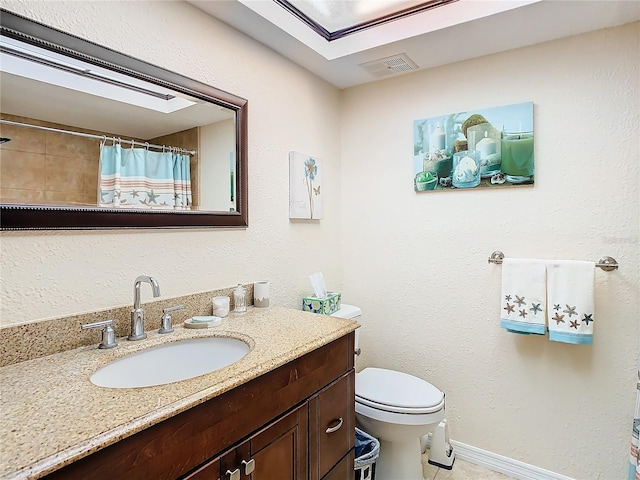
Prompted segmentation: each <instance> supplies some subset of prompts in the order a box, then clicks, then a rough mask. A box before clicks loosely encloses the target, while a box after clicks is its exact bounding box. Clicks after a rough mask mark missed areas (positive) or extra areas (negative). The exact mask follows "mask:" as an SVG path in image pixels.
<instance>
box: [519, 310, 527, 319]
mask: <svg viewBox="0 0 640 480" xmlns="http://www.w3.org/2000/svg"><path fill="white" fill-rule="evenodd" d="M520 316H521V317H522V318H525V317H526V316H527V311H526V310H520Z"/></svg>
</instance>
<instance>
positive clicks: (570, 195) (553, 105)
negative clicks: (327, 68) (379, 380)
mask: <svg viewBox="0 0 640 480" xmlns="http://www.w3.org/2000/svg"><path fill="white" fill-rule="evenodd" d="M639 35H640V25H639V24H638V23H635V24H632V25H627V26H623V27H620V28H615V29H609V30H603V31H598V32H595V33H591V34H587V35H582V36H577V37H573V38H568V39H564V40H560V41H554V42H551V43H546V44H542V45H539V46H534V47H530V48H524V49H519V50H515V51H509V52H505V53H501V54H497V55H491V56H487V57H482V58H478V59H475V60H472V61H466V62H463V63H458V64H453V65H449V66H444V67H441V68H436V69H431V70H428V71H425V72H416V73H415V74H412V75H406V76H399V77H396V78H393V79H389V80H386V81H382V82H376V83H374V84H370V85H366V86H361V87H357V88H353V89H349V90H346V91H345V93H344V99H343V105H342V108H343V118H342V122H343V128H342V159H343V160H342V162H343V166H342V178H343V184H342V199H343V200H342V201H343V204H344V205H345V208H344V210H343V229H342V239H343V250H342V251H343V258H344V284H345V288H344V289H343V290H344V292H343V293H344V295H343V298H345V300H347V301H348V302H351V303H355V304H359V305H360V306H361V307H362V308H363V310H364V318H363V324H364V325H365V327H366V328H365V329H363V331H362V333H361V342H360V343H361V347H362V349H363V355H362V357H361V358H362V364H361V365H360V366H364V365H377V366H382V367H388V368H395V369H399V370H403V371H406V372H409V373H412V374H415V375H417V376H419V377H422V378H425V379H427V380H429V381H431V382H432V383H434V384H435V385H437V386H438V387H440V388H441V389H442V390H443V391H445V392H446V394H447V408H448V417H449V419H450V433H451V436H452V437H453V438H455V439H456V440H458V441H461V442H463V443H467V444H470V445H473V446H476V447H479V448H482V449H486V450H489V451H492V452H496V453H499V454H502V455H505V456H507V457H511V458H515V459H519V460H521V461H524V462H527V463H530V464H533V465H536V466H539V467H542V468H546V469H549V470H551V471H554V472H558V473H562V474H565V475H568V476H572V477H575V478H577V479H585V480H586V479H589V480H591V479H601V480H617V479H621V478H626V472H627V464H628V446H629V441H630V433H631V432H630V429H631V420H632V415H633V406H634V399H635V383H636V376H635V366H636V361H637V350H638V311H639V306H640V305H639V302H638V294H639V291H640V287H639V277H640V275H639V273H640V262H639V260H640V258H639V255H640V252H639V248H638V247H639V240H638V233H639V224H638V220H639V216H640V209H639V177H640V174H639V170H638V154H639V153H640V143H639V139H640V127H639V126H640V113H639V112H640V85H639V82H640V59H639V57H638V51H639V47H640V41H639ZM461 48H462V46H461ZM526 101H533V102H534V125H535V127H534V128H535V136H536V137H535V138H536V141H535V162H536V166H535V167H536V183H535V186H534V187H533V188H525V187H522V188H514V189H495V190H489V191H487V190H469V191H456V192H431V193H421V194H416V193H414V191H413V185H412V178H413V163H412V161H411V158H412V155H413V137H412V126H413V120H415V119H419V118H427V117H431V116H435V115H441V114H447V113H451V112H458V111H468V110H473V109H474V108H482V107H491V106H498V105H506V104H511V103H518V102H526ZM494 250H502V251H503V252H504V253H505V254H506V255H508V256H513V257H536V258H558V259H578V260H598V259H599V258H600V257H601V256H603V255H611V256H613V257H615V258H616V259H617V260H618V261H619V262H620V264H621V267H620V270H619V271H617V272H613V273H606V272H604V271H602V270H600V269H598V270H597V271H596V289H597V298H596V315H595V318H597V319H599V321H598V322H597V323H596V324H595V340H594V345H593V346H572V345H567V344H561V343H554V342H549V341H548V340H546V339H545V338H540V337H524V336H519V335H512V334H508V333H506V332H505V331H503V330H501V329H500V328H499V316H500V300H499V294H500V276H501V267H500V266H497V265H488V264H487V258H488V256H489V255H490V254H491V252H492V251H494Z"/></svg>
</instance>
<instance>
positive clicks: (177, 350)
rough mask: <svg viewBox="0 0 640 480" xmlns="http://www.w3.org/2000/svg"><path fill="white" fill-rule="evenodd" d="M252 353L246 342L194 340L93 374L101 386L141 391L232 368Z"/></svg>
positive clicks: (120, 361)
mask: <svg viewBox="0 0 640 480" xmlns="http://www.w3.org/2000/svg"><path fill="white" fill-rule="evenodd" d="M247 353H249V345H247V344H246V343H244V342H243V341H242V340H237V339H235V338H224V337H208V338H193V339H189V340H181V341H178V342H172V343H167V344H164V345H161V346H159V347H153V348H150V349H148V350H143V351H141V352H137V353H132V354H131V355H127V356H126V357H123V358H119V359H117V360H114V361H113V362H111V363H108V364H107V365H105V366H104V367H101V368H99V369H98V370H96V372H95V373H94V374H93V375H91V377H90V379H91V382H92V383H94V384H95V385H98V386H99V387H110V388H137V387H151V386H154V385H164V384H167V383H173V382H179V381H180V380H187V379H189V378H194V377H197V376H199V375H204V374H205V373H210V372H213V371H215V370H218V369H220V368H223V367H226V366H228V365H231V364H232V363H234V362H237V361H238V360H240V359H241V358H243V357H244V356H245V355H246V354H247Z"/></svg>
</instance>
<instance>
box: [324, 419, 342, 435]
mask: <svg viewBox="0 0 640 480" xmlns="http://www.w3.org/2000/svg"><path fill="white" fill-rule="evenodd" d="M342 423H343V422H342V417H340V418H339V419H338V423H336V424H335V425H334V426H333V427H327V429H326V430H325V433H333V432H337V431H338V430H340V427H341V426H342Z"/></svg>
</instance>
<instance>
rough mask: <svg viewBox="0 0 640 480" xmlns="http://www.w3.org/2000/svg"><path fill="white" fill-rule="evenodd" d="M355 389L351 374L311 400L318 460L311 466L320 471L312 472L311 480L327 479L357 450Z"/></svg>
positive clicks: (313, 444) (314, 451)
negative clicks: (342, 460) (339, 464)
mask: <svg viewBox="0 0 640 480" xmlns="http://www.w3.org/2000/svg"><path fill="white" fill-rule="evenodd" d="M354 386H355V372H354V371H353V370H352V371H351V372H349V373H348V374H346V375H344V376H342V377H340V378H339V379H338V380H336V381H335V382H334V383H332V384H331V385H329V386H328V387H326V388H325V389H323V390H321V391H320V392H319V393H318V394H317V395H315V396H313V397H312V398H311V400H310V403H309V408H310V411H309V424H310V427H309V429H310V435H311V439H310V440H311V441H310V454H311V455H312V456H315V458H313V459H312V461H311V462H310V465H317V471H315V472H311V475H310V478H311V480H318V479H321V478H322V477H324V476H325V475H326V474H327V473H328V472H329V471H330V470H331V469H332V468H333V467H334V466H335V465H336V464H337V463H338V462H339V461H340V459H342V458H343V457H344V456H345V455H347V453H348V452H349V450H351V449H352V448H353V447H354V443H355V394H354ZM314 460H316V461H314ZM351 468H353V464H351Z"/></svg>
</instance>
